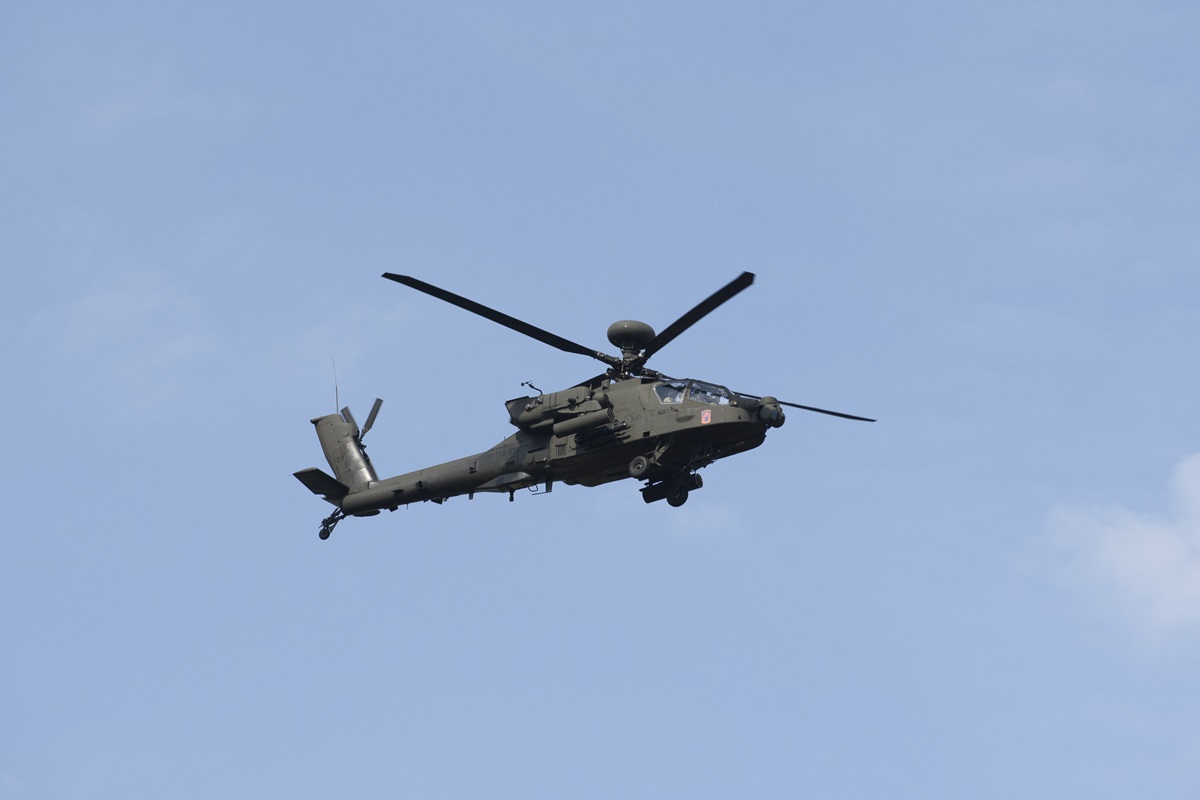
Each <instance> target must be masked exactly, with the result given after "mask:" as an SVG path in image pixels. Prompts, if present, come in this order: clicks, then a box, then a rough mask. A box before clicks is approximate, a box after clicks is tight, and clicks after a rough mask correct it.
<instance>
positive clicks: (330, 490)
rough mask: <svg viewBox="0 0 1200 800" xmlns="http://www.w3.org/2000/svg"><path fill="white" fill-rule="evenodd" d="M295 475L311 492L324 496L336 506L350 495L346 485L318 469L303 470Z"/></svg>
mask: <svg viewBox="0 0 1200 800" xmlns="http://www.w3.org/2000/svg"><path fill="white" fill-rule="evenodd" d="M294 474H295V476H296V479H297V480H298V481H300V482H301V483H303V484H304V485H305V486H307V487H308V490H309V491H310V492H312V493H313V494H319V495H322V496H323V497H324V498H325V499H326V500H328V501H329V502H331V503H333V504H334V505H335V506H336V505H337V504H338V503H339V502H341V499H342V498H343V497H345V496H346V495H347V494H349V493H350V490H349V489H348V488H346V485H345V484H344V483H341V482H340V481H338V480H337V479H336V478H334V477H333V476H332V475H330V474H328V473H326V472H323V471H322V470H319V469H317V468H316V467H309V468H308V469H302V470H300V471H299V472H297V473H294Z"/></svg>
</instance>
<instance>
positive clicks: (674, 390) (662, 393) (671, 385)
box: [654, 381, 687, 405]
mask: <svg viewBox="0 0 1200 800" xmlns="http://www.w3.org/2000/svg"><path fill="white" fill-rule="evenodd" d="M686 386H687V383H686V382H684V381H670V382H668V383H660V384H659V385H658V386H655V387H654V393H655V394H656V395H658V402H660V403H663V404H664V405H676V404H678V403H682V402H683V390H684V388H685V387H686Z"/></svg>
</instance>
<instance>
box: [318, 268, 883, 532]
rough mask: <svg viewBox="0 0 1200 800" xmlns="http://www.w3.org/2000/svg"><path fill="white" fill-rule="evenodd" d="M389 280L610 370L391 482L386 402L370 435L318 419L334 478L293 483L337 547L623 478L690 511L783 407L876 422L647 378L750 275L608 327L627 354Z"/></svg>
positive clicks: (517, 404) (340, 417) (779, 419)
mask: <svg viewBox="0 0 1200 800" xmlns="http://www.w3.org/2000/svg"><path fill="white" fill-rule="evenodd" d="M383 277H384V278H387V279H388V280H392V281H395V282H396V283H399V284H401V285H404V286H407V287H409V288H412V289H416V290H417V291H419V292H423V293H425V294H427V295H430V296H431V297H435V298H437V299H439V300H443V301H445V302H447V303H450V304H452V305H455V306H458V307H459V308H461V309H464V310H466V311H470V312H471V313H473V314H478V315H479V316H481V317H483V318H485V319H488V320H491V321H492V322H496V323H498V324H500V325H503V326H504V327H506V328H509V329H511V330H514V331H517V332H518V333H522V334H524V335H526V336H529V337H531V338H533V339H536V340H538V341H539V342H542V343H544V344H547V345H550V346H551V347H554V348H557V349H558V350H562V351H564V352H567V353H574V354H577V355H582V356H588V357H590V358H594V359H596V360H597V361H600V362H602V363H604V364H605V365H606V366H607V370H606V371H605V372H603V373H601V374H599V375H597V376H595V377H594V378H590V379H588V380H586V381H584V382H582V383H580V384H577V385H575V386H572V387H570V388H568V389H564V390H562V391H558V392H542V391H540V390H538V389H537V387H534V386H533V385H532V384H531V383H525V384H522V385H525V386H530V388H532V389H534V390H535V391H537V394H536V395H529V396H525V397H518V398H515V399H513V400H509V401H508V402H507V403H505V407H506V408H507V410H508V416H509V421H510V422H511V423H512V424H513V425H514V426H516V428H517V432H516V433H514V434H513V435H511V436H509V437H507V438H506V439H504V441H502V442H500V443H499V444H497V445H496V446H495V447H492V448H490V449H488V450H485V451H483V452H481V453H477V454H475V455H470V456H467V457H465V458H460V459H457V460H455V461H448V462H446V463H444V464H438V465H437V466H432V467H426V468H425V469H420V470H416V471H415V472H409V473H406V474H404V475H398V476H396V477H394V478H386V479H384V480H380V479H379V476H378V475H377V474H376V472H375V468H374V466H373V465H372V464H371V459H370V457H369V456H368V455H367V451H366V449H365V446H364V444H363V438H364V437H365V436H366V434H367V432H368V431H369V430H370V429H371V427H372V426H373V425H374V424H375V419H376V417H377V415H378V414H379V409H380V407H381V406H382V404H383V401H382V400H380V399H376V400H375V404H374V405H373V406H372V408H371V411H370V414H369V415H368V416H367V419H366V423H365V424H364V425H363V426H362V428H359V426H358V423H357V422H356V421H355V419H354V415H353V414H351V413H350V408H349V406H347V407H345V408H343V409H342V410H341V413H338V414H329V415H326V416H322V417H316V418H314V419H312V420H311V422H312V423H313V425H314V426H315V427H316V433H317V439H318V440H319V441H320V443H321V449H322V450H323V451H324V454H325V459H326V460H327V461H328V462H329V466H330V468H331V469H332V470H333V473H334V474H333V475H329V474H328V473H326V472H324V471H323V470H321V469H318V468H315V467H310V468H308V469H302V470H300V471H299V472H296V473H294V474H295V476H296V478H297V479H299V481H300V482H301V483H302V484H304V486H305V487H306V488H308V489H309V490H310V491H311V492H312V493H313V494H316V495H320V496H321V497H323V498H324V499H325V500H326V501H327V502H329V503H330V504H332V505H333V506H334V507H335V509H336V510H335V511H334V512H333V513H332V514H331V515H330V516H328V517H326V518H325V519H324V520H322V522H321V528H320V532H319V535H320V538H321V539H328V538H329V535H330V534H331V533H332V532H333V529H334V527H335V526H336V525H337V524H338V522H340V521H341V520H343V519H345V518H346V517H351V516H353V517H369V516H374V515H376V514H378V513H379V512H380V511H383V510H385V509H386V510H388V511H395V510H396V509H397V508H399V507H400V506H408V505H409V504H411V503H417V502H433V503H439V504H440V503H443V502H445V501H446V500H448V499H449V498H451V497H457V496H461V495H466V496H467V497H468V498H471V499H474V497H475V495H476V494H479V493H481V492H497V493H506V494H508V499H509V500H510V501H511V500H512V499H513V497H514V495H515V493H516V492H517V490H518V489H534V488H535V487H544V491H545V492H550V491H552V490H553V488H554V484H555V482H562V483H565V484H567V485H582V486H600V485H601V484H605V483H610V482H612V481H617V480H621V479H624V478H632V479H634V480H636V481H640V482H644V484H645V485H644V486H643V487H642V489H641V493H642V499H643V500H645V501H646V502H647V503H654V502H658V501H660V500H666V501H667V503H668V505H671V506H675V507H678V506H682V505H683V504H684V503H685V502H687V499H688V495H689V493H690V492H692V491H695V490H697V489H699V488H701V487H702V486H703V485H704V482H703V481H702V480H701V478H700V475H699V474H698V470H700V469H702V468H704V467H707V466H708V465H709V464H712V463H713V462H714V461H717V460H718V459H722V458H726V457H728V456H732V455H735V454H737V453H742V452H745V451H747V450H752V449H753V448H755V447H758V446H759V445H760V444H762V443H763V441H764V440H765V439H766V434H767V431H768V430H770V429H771V428H778V427H780V426H781V425H783V423H784V419H785V418H784V412H783V407H784V406H787V407H789V408H798V409H802V410H804V411H813V412H816V413H818V414H828V415H830V416H834V417H842V418H843V419H850V420H858V421H861V422H874V421H875V420H873V419H869V418H867V417H859V416H855V415H853V414H844V413H842V412H839V411H830V410H828V409H824V408H816V407H814V406H804V405H799V404H797V403H788V402H784V401H782V400H779V399H778V398H775V397H772V396H769V395H768V396H758V395H750V394H742V393H741V392H734V391H731V390H729V389H728V388H726V387H724V386H721V385H719V384H715V383H709V382H707V381H701V380H694V379H680V378H672V377H669V376H667V375H664V374H663V373H661V372H656V371H654V370H651V369H648V368H647V367H646V362H647V361H648V360H649V359H650V357H651V356H653V355H655V354H656V353H658V351H660V350H661V349H663V347H665V346H666V345H668V344H670V343H671V342H672V341H674V340H675V338H676V337H678V336H679V335H680V334H682V333H683V332H684V331H686V330H687V329H688V328H690V327H692V326H693V325H695V324H696V323H697V322H699V321H700V320H701V319H703V318H704V317H706V316H708V315H709V314H710V313H712V312H713V311H714V310H715V309H716V308H717V307H719V306H720V305H722V304H723V303H725V302H726V301H728V300H729V299H730V298H732V297H734V296H735V295H737V294H738V293H739V292H741V291H743V290H744V289H746V288H748V287H749V286H750V285H751V284H752V283H753V282H754V274H753V273H750V272H743V273H742V274H741V275H739V276H738V277H737V278H735V279H734V280H733V281H731V282H729V283H728V284H727V285H725V286H724V287H722V288H721V289H719V290H718V291H716V292H714V293H713V294H712V295H710V296H709V297H708V298H707V299H706V300H704V301H703V302H701V303H700V304H699V305H697V306H696V307H695V308H693V309H692V310H691V311H689V312H687V313H686V314H684V315H683V316H682V317H680V318H679V319H677V320H675V322H673V323H671V324H670V325H668V326H667V327H666V328H665V329H664V330H663V331H662V332H661V333H655V331H654V329H653V328H651V327H650V326H649V325H647V324H646V323H644V322H638V321H636V320H620V321H617V322H614V323H613V324H612V325H611V326H609V329H608V341H609V342H610V343H611V344H612V345H613V346H614V347H616V348H618V349H619V350H620V352H621V355H620V356H616V355H611V354H609V353H605V352H603V351H599V350H593V349H592V348H589V347H585V346H583V345H581V344H577V343H575V342H573V341H571V340H569V339H564V338H563V337H561V336H558V335H557V334H553V333H550V332H549V331H545V330H543V329H541V328H538V327H536V326H534V325H531V324H529V323H528V322H524V321H522V320H519V319H517V318H515V317H510V316H508V315H507V314H502V313H500V312H499V311H496V310H495V309H493V308H489V307H488V306H485V305H482V304H480V303H476V302H475V301H473V300H468V299H467V298H465V297H462V296H460V295H457V294H454V293H452V292H448V291H446V290H445V289H441V288H438V287H437V286H433V285H432V284H429V283H425V282H424V281H420V280H417V279H416V278H412V277H409V276H407V275H396V274H394V273H390V272H387V273H384V275H383Z"/></svg>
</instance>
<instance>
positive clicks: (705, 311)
mask: <svg viewBox="0 0 1200 800" xmlns="http://www.w3.org/2000/svg"><path fill="white" fill-rule="evenodd" d="M752 283H754V273H753V272H743V273H742V274H741V275H739V276H738V277H736V278H734V279H733V280H732V281H730V282H729V283H727V284H726V285H725V286H724V287H723V288H721V289H718V290H717V291H716V292H713V294H712V295H711V296H710V297H709V298H708V299H707V300H705V301H704V302H703V303H701V304H700V305H698V306H696V307H695V308H693V309H692V310H691V311H689V312H687V313H686V314H684V315H683V316H682V317H680V318H679V319H677V320H675V321H674V322H672V323H671V324H670V325H668V326H667V327H666V329H665V330H663V332H662V333H660V334H659V335H658V336H655V337H654V338H653V339H651V340H650V344H648V345H646V350H645V352H643V353H642V358H641V361H642V363H643V364H644V363H645V362H646V361H647V360H648V359H649V358H650V356H652V355H654V354H655V353H657V352H658V351H659V350H662V349H663V348H664V347H666V346H667V345H668V344H670V342H671V341H672V340H673V339H674V338H675V337H676V336H678V335H679V334H681V333H683V332H684V331H686V330H687V329H688V328H690V327H692V326H693V325H695V324H696V323H697V322H699V321H700V320H702V319H704V317H706V316H708V315H709V314H711V313H712V312H713V311H715V310H716V309H717V307H718V306H720V305H721V304H722V303H724V302H725V301H726V300H729V299H730V298H731V297H733V296H734V295H735V294H737V293H738V292H740V291H742V290H743V289H746V288H748V287H749V286H750V284H752Z"/></svg>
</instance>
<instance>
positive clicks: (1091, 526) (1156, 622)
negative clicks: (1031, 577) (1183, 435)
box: [1049, 454, 1200, 635]
mask: <svg viewBox="0 0 1200 800" xmlns="http://www.w3.org/2000/svg"><path fill="white" fill-rule="evenodd" d="M1172 498H1173V504H1172V506H1173V507H1172V508H1171V509H1170V511H1169V512H1168V513H1166V514H1162V515H1154V514H1142V513H1137V512H1134V511H1129V510H1127V509H1124V508H1109V509H1105V510H1083V509H1078V508H1069V507H1059V508H1056V509H1055V510H1054V511H1053V512H1052V513H1051V516H1050V523H1049V529H1050V533H1051V536H1052V538H1053V541H1054V543H1055V544H1056V545H1057V546H1058V547H1059V548H1060V549H1061V550H1062V551H1063V552H1065V553H1066V554H1067V556H1068V559H1069V560H1068V565H1067V572H1068V575H1069V576H1070V578H1071V580H1072V581H1073V582H1075V583H1077V584H1079V585H1080V586H1083V587H1088V588H1090V589H1091V590H1093V591H1094V590H1099V591H1100V592H1101V593H1102V594H1103V596H1104V597H1105V598H1106V600H1107V601H1109V602H1112V603H1114V604H1115V606H1116V608H1117V609H1118V610H1119V611H1120V612H1121V613H1122V614H1123V615H1125V616H1126V617H1128V618H1129V619H1130V620H1131V621H1133V622H1134V623H1135V624H1136V625H1138V626H1139V627H1140V628H1142V629H1143V630H1145V631H1146V632H1148V633H1152V634H1156V635H1160V634H1163V633H1165V632H1167V631H1170V630H1179V629H1192V630H1197V631H1200V454H1196V455H1193V456H1190V457H1188V458H1187V459H1185V460H1184V461H1183V462H1182V463H1180V465H1179V466H1178V468H1177V469H1176V471H1175V476H1174V480H1173V482H1172Z"/></svg>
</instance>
